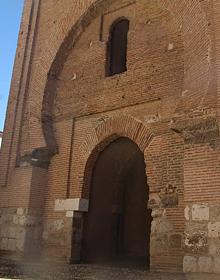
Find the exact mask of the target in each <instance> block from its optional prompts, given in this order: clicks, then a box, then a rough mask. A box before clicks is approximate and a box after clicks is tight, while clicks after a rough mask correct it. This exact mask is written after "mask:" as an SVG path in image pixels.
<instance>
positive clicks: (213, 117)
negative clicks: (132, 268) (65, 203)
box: [0, 0, 220, 273]
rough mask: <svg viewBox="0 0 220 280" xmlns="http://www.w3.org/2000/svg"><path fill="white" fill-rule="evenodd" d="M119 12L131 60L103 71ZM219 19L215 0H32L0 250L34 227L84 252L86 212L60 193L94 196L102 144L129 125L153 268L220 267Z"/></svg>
mask: <svg viewBox="0 0 220 280" xmlns="http://www.w3.org/2000/svg"><path fill="white" fill-rule="evenodd" d="M122 16H124V17H126V18H128V19H129V21H130V29H129V34H128V57H127V71H126V72H125V73H123V74H120V75H116V76H112V77H106V76H105V66H106V47H107V41H108V36H109V29H110V27H111V25H112V23H113V22H114V21H115V20H116V19H117V18H119V17H122ZM219 22H220V6H219V1H218V0H211V1H208V0H203V1H199V0H175V1H169V0H148V1H147V0H137V1H132V0H97V1H94V0H83V1H82V0H76V1H72V0H59V1H55V0H45V1H31V0H26V3H25V9H24V13H23V19H22V23H21V31H20V35H19V41H18V50H17V55H16V60H15V66H14V74H13V79H12V85H11V93H10V98H9V105H8V111H7V117H6V124H5V130H4V139H3V146H2V149H1V152H0V153H1V154H0V187H1V189H0V194H1V195H0V208H1V209H2V212H1V213H3V214H2V217H1V219H2V220H1V223H0V225H1V228H2V227H3V228H4V229H5V230H3V234H2V229H1V233H0V234H1V235H0V248H1V249H2V250H8V251H19V252H20V251H25V250H26V248H27V247H28V245H30V244H31V240H32V237H31V236H32V234H33V232H34V231H36V232H37V233H36V232H35V233H34V235H35V238H33V240H34V241H36V240H40V239H41V238H40V237H41V235H42V237H43V238H42V241H41V242H42V243H41V242H39V244H40V247H39V246H37V245H36V242H34V241H33V245H34V246H32V247H33V248H32V249H31V251H32V253H34V251H36V252H37V253H39V251H41V252H43V254H44V255H45V257H48V258H52V257H55V258H60V259H65V260H69V259H70V257H71V246H73V248H74V250H75V251H76V252H75V254H76V255H77V254H78V253H79V252H80V242H81V238H82V236H81V234H82V228H81V226H80V225H81V224H82V223H83V213H81V212H80V211H78V213H77V214H76V213H71V212H70V211H67V212H65V211H58V212H57V211H55V208H54V207H55V201H56V200H65V199H81V198H84V199H89V195H90V183H91V176H92V170H93V167H94V164H95V161H96V159H97V157H98V156H99V153H100V152H101V151H102V150H103V149H104V148H105V147H106V146H107V145H108V144H110V143H111V142H112V141H113V140H115V139H117V138H118V137H121V136H124V137H128V138H130V139H131V140H133V141H134V142H135V143H136V144H137V145H138V146H139V148H140V150H141V151H142V152H143V153H144V156H145V163H146V175H147V179H148V185H149V191H150V198H149V201H148V207H149V208H151V209H152V217H153V223H152V233H151V268H152V269H154V270H157V269H163V270H179V271H182V269H183V268H184V270H185V271H186V272H194V271H198V272H208V273H210V272H216V273H218V272H219V270H220V269H219V267H220V265H219V246H220V241H219V238H220V233H219V221H218V219H219V215H218V214H219V213H218V212H219V209H218V203H219V199H220V192H219V181H220V172H219V79H220V78H219V67H220V66H219V51H218V49H219V38H218V37H219V26H220V24H219ZM146 203H147V202H146ZM78 210H79V209H78ZM11 211H12V212H13V211H14V212H15V213H14V212H13V213H14V214H13V213H12V212H11ZM28 211H29V212H30V213H29V212H28ZM23 212H24V213H26V212H27V213H26V214H24V215H21V216H24V218H23V219H24V220H26V219H33V220H34V221H37V222H36V223H34V224H32V226H31V229H29V230H28V225H27V224H26V223H23V224H21V223H22V222H19V221H20V218H18V217H20V214H21V213H23ZM16 213H17V214H16ZM13 215H14V218H12V219H11V217H12V216H13ZM77 215H78V216H77ZM4 217H6V218H4ZM30 217H31V218H30ZM75 220H77V221H79V224H80V225H79V224H78V226H77V227H74V226H72V224H73V225H74V224H75V222H74V221H75ZM38 221H39V223H38ZM43 224H44V227H43ZM12 228H16V231H22V230H24V231H25V233H24V235H25V238H26V239H25V241H24V242H23V243H24V244H23V243H22V242H21V241H20V240H23V239H22V238H20V236H11V235H10V234H9V232H11V229H12ZM37 228H38V229H37ZM7 232H8V234H7ZM73 233H77V234H75V235H77V236H78V237H77V238H78V239H77V240H73V243H71V242H72V235H73ZM18 235H19V234H18ZM74 242H75V243H74ZM18 244H19V245H18ZM22 244H23V245H22ZM41 246H42V247H41ZM30 247H31V246H30ZM16 248H19V250H18V249H16Z"/></svg>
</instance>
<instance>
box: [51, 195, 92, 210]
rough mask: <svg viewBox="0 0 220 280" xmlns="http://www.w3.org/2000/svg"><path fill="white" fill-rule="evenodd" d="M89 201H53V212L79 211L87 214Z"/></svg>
mask: <svg viewBox="0 0 220 280" xmlns="http://www.w3.org/2000/svg"><path fill="white" fill-rule="evenodd" d="M88 208H89V201H88V200H87V199H81V198H73V199H57V200H55V207H54V210H55V211H81V212H88Z"/></svg>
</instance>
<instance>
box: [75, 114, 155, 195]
mask: <svg viewBox="0 0 220 280" xmlns="http://www.w3.org/2000/svg"><path fill="white" fill-rule="evenodd" d="M120 137H127V138H129V139H130V140H132V141H133V142H134V143H135V144H137V146H138V147H139V149H140V150H141V151H142V152H143V153H144V151H145V149H146V148H147V147H148V146H149V144H150V143H151V141H152V139H153V137H154V133H153V131H152V130H151V129H150V128H149V127H147V126H145V125H144V124H143V123H142V122H141V121H139V120H137V119H135V118H133V117H131V116H126V115H122V116H119V117H112V118H109V119H108V120H106V121H104V122H103V123H102V124H100V125H99V126H98V127H96V128H94V130H93V132H92V133H89V134H88V135H87V136H86V138H85V140H84V142H83V143H82V145H81V146H80V148H79V155H78V157H79V158H80V159H81V160H80V164H79V165H78V174H79V178H82V180H80V181H79V182H78V188H79V192H81V195H82V197H83V198H86V197H87V198H88V189H89V185H90V180H91V175H92V169H93V166H94V163H95V161H96V160H97V157H98V156H99V153H100V152H101V151H103V150H104V149H105V147H106V146H108V145H109V144H110V143H111V142H112V141H114V140H116V139H117V138H120Z"/></svg>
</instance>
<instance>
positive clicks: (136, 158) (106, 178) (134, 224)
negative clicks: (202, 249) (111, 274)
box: [81, 137, 151, 267]
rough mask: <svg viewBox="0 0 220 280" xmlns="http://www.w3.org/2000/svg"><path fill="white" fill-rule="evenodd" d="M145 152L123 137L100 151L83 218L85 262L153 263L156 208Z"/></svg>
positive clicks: (83, 254) (83, 255) (146, 264)
mask: <svg viewBox="0 0 220 280" xmlns="http://www.w3.org/2000/svg"><path fill="white" fill-rule="evenodd" d="M148 196H149V194H148V187H147V178H146V172H145V161H144V155H143V153H142V152H141V151H140V149H139V148H138V146H137V145H136V144H135V143H134V142H133V141H131V140H130V139H128V138H125V137H121V138H118V139H117V140H115V141H113V142H112V143H111V144H109V145H108V146H107V147H106V148H105V150H104V151H103V152H101V153H100V155H99V157H98V159H97V161H96V163H95V166H94V167H93V175H92V180H91V186H90V206H89V211H88V213H87V214H86V216H85V219H84V221H85V222H84V232H83V242H82V254H81V255H82V262H88V263H110V264H117V265H122V266H133V265H135V266H140V265H143V266H144V267H147V266H148V265H149V247H150V246H149V243H150V224H151V212H150V210H148V209H147V202H148Z"/></svg>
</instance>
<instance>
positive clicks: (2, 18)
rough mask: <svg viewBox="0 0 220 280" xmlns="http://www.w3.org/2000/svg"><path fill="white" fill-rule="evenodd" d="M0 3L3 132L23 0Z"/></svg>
mask: <svg viewBox="0 0 220 280" xmlns="http://www.w3.org/2000/svg"><path fill="white" fill-rule="evenodd" d="M0 2H1V9H0V130H3V127H4V119H5V112H6V107H7V100H8V94H9V88H10V82H11V75H12V69H13V63H14V56H15V51H16V47H17V37H18V32H19V27H20V20H21V15H22V8H23V2H24V0H0Z"/></svg>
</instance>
